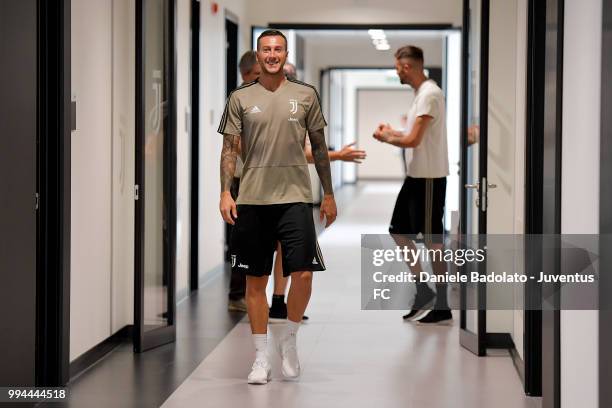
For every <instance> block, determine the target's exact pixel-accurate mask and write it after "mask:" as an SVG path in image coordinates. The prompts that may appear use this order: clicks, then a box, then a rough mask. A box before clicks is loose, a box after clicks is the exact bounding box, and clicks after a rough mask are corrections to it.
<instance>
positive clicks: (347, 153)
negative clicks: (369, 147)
mask: <svg viewBox="0 0 612 408" xmlns="http://www.w3.org/2000/svg"><path fill="white" fill-rule="evenodd" d="M354 145H355V142H353V143H351V144H347V145H346V146H344V147H343V148H342V150H340V151H339V152H338V153H337V154H338V156H337V160H342V161H345V162H353V163H361V161H362V160H363V159H365V158H366V151H365V150H357V149H355V148H354V147H353V146H354Z"/></svg>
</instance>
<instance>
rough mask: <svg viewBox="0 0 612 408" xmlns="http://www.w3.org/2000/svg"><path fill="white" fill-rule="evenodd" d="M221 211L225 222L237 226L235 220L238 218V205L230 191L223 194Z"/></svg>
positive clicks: (220, 203)
mask: <svg viewBox="0 0 612 408" xmlns="http://www.w3.org/2000/svg"><path fill="white" fill-rule="evenodd" d="M219 211H221V216H222V217H223V220H224V221H225V222H227V223H228V224H231V225H235V224H236V222H235V221H234V220H235V219H236V218H238V211H237V210H236V203H235V202H234V199H233V198H232V195H231V194H230V192H229V191H224V192H222V193H221V200H220V202H219Z"/></svg>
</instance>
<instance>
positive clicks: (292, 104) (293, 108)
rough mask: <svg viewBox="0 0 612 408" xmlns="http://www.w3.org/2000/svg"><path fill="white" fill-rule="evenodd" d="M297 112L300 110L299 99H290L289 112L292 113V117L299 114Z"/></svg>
mask: <svg viewBox="0 0 612 408" xmlns="http://www.w3.org/2000/svg"><path fill="white" fill-rule="evenodd" d="M297 110H298V103H297V99H289V112H291V114H292V115H295V114H296V113H297Z"/></svg>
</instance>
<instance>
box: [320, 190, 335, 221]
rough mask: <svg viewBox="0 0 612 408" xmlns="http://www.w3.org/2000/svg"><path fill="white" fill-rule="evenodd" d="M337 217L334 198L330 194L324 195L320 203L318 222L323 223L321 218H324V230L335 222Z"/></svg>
mask: <svg viewBox="0 0 612 408" xmlns="http://www.w3.org/2000/svg"><path fill="white" fill-rule="evenodd" d="M337 215H338V210H336V200H335V199H334V196H333V195H332V194H325V195H324V196H323V201H321V208H320V212H319V221H321V222H323V217H325V221H326V222H325V228H327V227H329V226H330V225H332V223H333V222H334V221H336V216H337Z"/></svg>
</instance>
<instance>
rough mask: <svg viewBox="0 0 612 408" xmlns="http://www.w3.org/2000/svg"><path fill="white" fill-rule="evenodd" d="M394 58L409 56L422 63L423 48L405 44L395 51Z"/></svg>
mask: <svg viewBox="0 0 612 408" xmlns="http://www.w3.org/2000/svg"><path fill="white" fill-rule="evenodd" d="M395 58H397V59H404V58H409V59H412V60H414V61H417V62H419V63H420V64H421V65H422V64H423V61H424V60H423V50H422V49H421V48H419V47H415V46H414V45H405V46H403V47H401V48H400V49H398V50H397V51H395Z"/></svg>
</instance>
